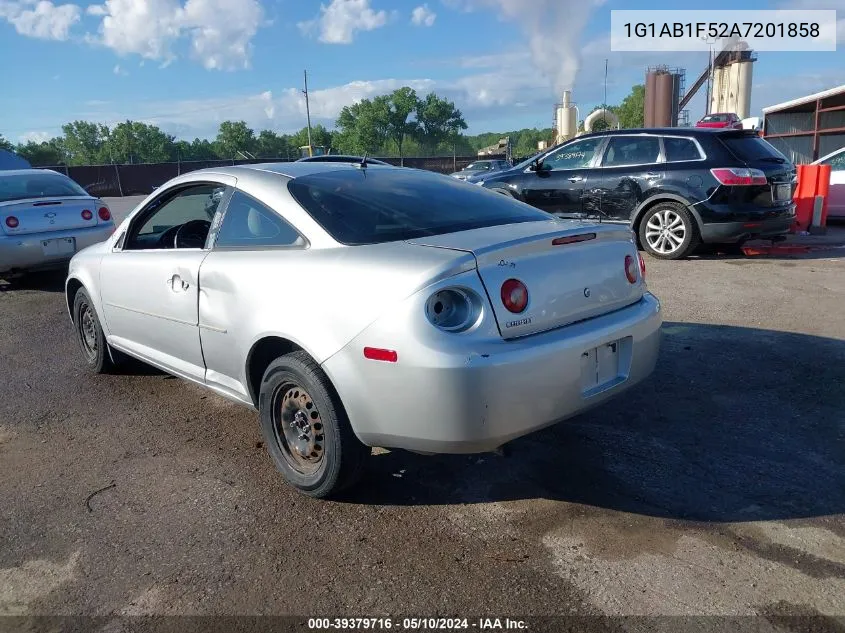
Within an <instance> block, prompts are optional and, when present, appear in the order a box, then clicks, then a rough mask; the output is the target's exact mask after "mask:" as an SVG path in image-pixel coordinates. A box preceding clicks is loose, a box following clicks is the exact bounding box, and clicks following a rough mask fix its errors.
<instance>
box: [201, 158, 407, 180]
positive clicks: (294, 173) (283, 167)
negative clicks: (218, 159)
mask: <svg viewBox="0 0 845 633" xmlns="http://www.w3.org/2000/svg"><path fill="white" fill-rule="evenodd" d="M344 169H345V170H349V169H378V170H385V169H400V170H403V171H409V169H408V168H407V167H394V166H393V165H379V164H377V163H368V164H367V167H365V168H364V167H361V166H360V164H359V163H357V162H356V163H344V162H333V161H318V160H316V161H290V162H278V163H254V164H248V165H232V166H227V165H223V166H220V167H206V168H205V169H198V170H196V171H190V172H187V173H186V174H185V175H192V174H203V173H206V174H210V173H213V174H223V175H228V176H234V177H235V178H238V177H241V176H248V175H253V176H260V175H261V174H278V175H280V176H284V177H286V178H291V179H295V178H300V177H302V176H310V175H312V174H320V173H324V172H329V171H339V170H344Z"/></svg>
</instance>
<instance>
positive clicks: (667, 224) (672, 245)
mask: <svg viewBox="0 0 845 633" xmlns="http://www.w3.org/2000/svg"><path fill="white" fill-rule="evenodd" d="M686 236H687V227H686V224H684V219H683V218H682V217H681V216H680V215H679V214H678V213H677V212H676V211H673V210H672V209H665V210H662V211H658V212H657V213H655V214H654V215H652V216H651V217H650V218H649V220H648V223H647V224H646V230H645V239H646V241H647V242H648V245H649V246H650V247H651V248H652V250H654V251H655V252H657V253H660V254H662V255H669V254H671V253H674V252H675V251H677V250H678V249H679V248H681V245H682V244H683V243H684V240H685V239H686Z"/></svg>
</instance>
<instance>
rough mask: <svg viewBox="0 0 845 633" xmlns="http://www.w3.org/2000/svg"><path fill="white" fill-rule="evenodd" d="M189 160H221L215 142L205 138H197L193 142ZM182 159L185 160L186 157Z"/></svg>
mask: <svg viewBox="0 0 845 633" xmlns="http://www.w3.org/2000/svg"><path fill="white" fill-rule="evenodd" d="M188 155H189V157H190V158H189V160H220V158H221V156H220V154H218V153H217V148H216V147H215V143H212V142H210V141H209V140H207V139H204V138H202V139H201V138H195V139H194V140H193V141H192V142H191V151H190V153H189V154H188ZM182 160H185V159H184V158H183V159H182Z"/></svg>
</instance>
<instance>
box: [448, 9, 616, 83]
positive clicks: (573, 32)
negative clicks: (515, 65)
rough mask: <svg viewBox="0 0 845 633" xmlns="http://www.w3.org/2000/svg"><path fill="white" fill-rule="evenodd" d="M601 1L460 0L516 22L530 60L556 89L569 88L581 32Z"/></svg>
mask: <svg viewBox="0 0 845 633" xmlns="http://www.w3.org/2000/svg"><path fill="white" fill-rule="evenodd" d="M458 1H459V2H460V1H461V0H458ZM452 3H453V4H454V3H455V0H452ZM603 3H604V0H463V4H464V6H465V7H466V8H468V9H471V8H478V7H481V6H486V7H488V8H493V9H496V10H497V11H498V12H499V15H500V17H501V18H503V19H504V20H506V21H508V22H516V23H517V24H519V26H520V27H521V29H522V31H523V32H524V33H525V36H526V37H527V38H528V46H529V50H530V52H531V60H532V61H533V63H534V65H535V66H536V67H537V69H538V70H539V71H540V72H542V73H543V74H544V75H545V76H546V77H548V79H549V81H550V83H551V85H552V87H553V88H554V89H555V92H556V93H560V92H561V91H563V90H571V89H572V85H573V83H574V82H575V77H576V75H577V74H578V68H579V67H580V64H581V55H580V38H581V33H582V31H583V30H584V27H585V26H586V25H587V21H588V20H589V18H590V14H591V13H592V11H593V9H594V8H595V7H596V6H598V5H601V4H603Z"/></svg>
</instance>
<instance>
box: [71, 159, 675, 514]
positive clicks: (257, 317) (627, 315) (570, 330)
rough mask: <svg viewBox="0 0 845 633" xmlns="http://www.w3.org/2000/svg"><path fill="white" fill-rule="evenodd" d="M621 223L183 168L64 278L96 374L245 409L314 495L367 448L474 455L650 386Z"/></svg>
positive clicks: (369, 172) (397, 177)
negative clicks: (127, 371) (147, 371)
mask: <svg viewBox="0 0 845 633" xmlns="http://www.w3.org/2000/svg"><path fill="white" fill-rule="evenodd" d="M644 273H645V270H644V267H643V263H642V259H641V258H640V257H639V254H638V252H637V249H636V246H635V243H634V239H633V235H632V233H631V231H630V230H629V229H628V228H626V227H621V226H618V225H611V224H593V223H584V222H580V221H572V220H560V219H556V218H554V217H553V216H550V215H548V214H546V213H544V212H542V211H539V210H537V209H534V208H533V207H530V206H528V205H526V204H523V203H521V202H518V201H515V200H513V199H510V198H508V197H506V196H503V195H501V194H497V193H494V192H490V191H488V190H485V189H483V188H480V187H472V186H467V185H466V184H464V183H462V182H460V181H458V180H456V179H454V178H449V177H448V176H441V175H438V174H434V173H431V172H424V171H418V170H414V169H402V168H394V167H389V166H381V165H371V166H368V167H367V166H361V165H354V164H348V163H347V164H344V163H318V162H296V163H281V164H278V163H277V164H267V165H248V166H246V165H245V166H238V167H226V168H215V169H206V170H200V171H194V172H191V173H189V174H185V175H182V176H179V177H178V178H175V179H173V180H171V181H170V182H168V183H167V184H165V185H164V186H162V187H161V188H160V189H159V190H157V191H156V192H155V193H154V194H152V195H151V196H149V197H148V198H147V199H146V200H145V201H143V202H142V203H141V204H140V205H139V206H138V207H137V208H136V209H135V210H134V211H133V212H132V213H131V214H130V215H129V217H128V218H127V219H126V220H125V221H124V222H123V223H122V224H121V225H120V226H119V227H118V229H117V231H116V232H115V234H114V236H113V237H112V238H110V239H109V240H108V241H106V242H104V243H102V244H99V245H96V246H92V247H91V248H88V249H86V250H84V251H82V252H80V253H78V254H77V255H76V256H75V257H74V258H73V260H72V261H71V264H70V271H69V275H68V278H67V285H66V291H67V304H68V310H69V312H70V316H71V318H72V320H73V323H74V326H75V330H76V333H77V336H78V339H79V342H80V344H81V348H82V351H83V353H84V358H85V360H86V362H87V363H88V365H89V366H90V367H91V369H93V370H95V371H98V372H103V371H108V370H111V369H112V368H113V367H114V366H115V365H116V364H118V363H120V361H121V359H123V358H124V355H128V356H132V357H135V358H137V359H141V360H143V361H145V362H147V363H150V364H152V365H155V366H156V367H159V368H161V369H163V370H165V371H167V372H169V373H172V374H175V375H177V376H181V377H182V378H185V379H187V380H190V381H193V382H195V383H197V384H200V385H202V386H204V387H207V388H208V389H210V390H212V391H214V392H216V393H218V394H220V395H222V396H224V397H226V398H229V399H231V400H234V401H236V402H240V403H243V404H245V405H247V406H249V407H253V408H254V409H257V410H258V412H259V418H260V423H261V428H262V432H263V434H264V437H265V439H266V444H267V447H268V449H269V452H270V455H271V456H272V459H273V461H274V462H275V464H276V466H277V467H278V468H279V470H280V471H281V472H282V473H283V475H284V477H285V478H286V480H287V481H288V482H289V483H290V484H292V485H293V486H295V487H296V488H297V489H299V490H300V491H302V492H304V493H306V494H309V495H312V496H316V497H323V496H327V495H330V494H332V493H335V492H337V491H338V490H341V489H342V488H344V487H346V486H348V485H350V484H352V483H353V482H354V481H355V480H356V478H357V476H358V475H359V474H360V472H361V467H362V466H363V464H364V462H365V459H366V458H367V457H368V456H369V454H370V447H372V446H381V447H387V448H402V449H409V450H412V451H418V452H423V453H475V452H484V451H490V450H493V449H495V448H497V447H499V446H501V445H502V444H504V443H506V442H508V441H509V440H512V439H514V438H517V437H519V436H522V435H525V434H527V433H530V432H532V431H535V430H537V429H540V428H542V427H545V426H548V425H550V424H553V423H555V422H557V421H559V420H563V419H565V418H568V417H571V416H574V415H576V414H578V413H580V412H582V411H585V410H587V409H589V408H591V407H594V406H596V405H599V404H601V403H602V402H605V401H606V400H608V399H609V398H612V397H615V396H618V395H619V394H621V393H622V392H623V391H624V390H626V389H629V388H631V387H633V386H635V385H637V384H638V383H639V382H641V381H642V380H643V379H645V378H646V377H647V376H648V375H649V374H650V373H651V372H652V370H653V368H654V366H655V362H656V359H657V355H658V349H659V341H660V325H661V312H660V304H659V302H658V300H657V299H656V298H655V297H654V296H653V295H651V294H650V293H649V292H648V290H647V288H646V284H645V279H644Z"/></svg>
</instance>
